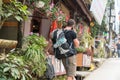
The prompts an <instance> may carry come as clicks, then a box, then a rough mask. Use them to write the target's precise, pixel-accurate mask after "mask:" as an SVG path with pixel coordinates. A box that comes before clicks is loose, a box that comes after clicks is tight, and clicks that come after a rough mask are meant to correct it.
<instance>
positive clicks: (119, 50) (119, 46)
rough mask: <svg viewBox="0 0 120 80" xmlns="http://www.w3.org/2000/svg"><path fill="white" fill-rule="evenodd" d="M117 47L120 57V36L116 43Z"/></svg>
mask: <svg viewBox="0 0 120 80" xmlns="http://www.w3.org/2000/svg"><path fill="white" fill-rule="evenodd" d="M116 49H117V54H118V57H119V58H120V38H119V39H118V42H117V44H116Z"/></svg>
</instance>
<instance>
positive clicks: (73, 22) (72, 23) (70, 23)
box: [67, 19, 75, 27]
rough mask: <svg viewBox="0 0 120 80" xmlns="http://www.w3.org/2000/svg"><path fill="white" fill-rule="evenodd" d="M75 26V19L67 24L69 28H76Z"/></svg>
mask: <svg viewBox="0 0 120 80" xmlns="http://www.w3.org/2000/svg"><path fill="white" fill-rule="evenodd" d="M74 25H75V20H74V19H69V20H68V22H67V26H68V27H74Z"/></svg>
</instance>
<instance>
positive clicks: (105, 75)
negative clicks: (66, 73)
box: [84, 58, 120, 80]
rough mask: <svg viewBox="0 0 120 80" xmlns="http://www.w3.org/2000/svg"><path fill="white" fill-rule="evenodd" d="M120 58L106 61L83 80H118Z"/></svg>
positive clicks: (119, 77) (119, 75) (119, 76)
mask: <svg viewBox="0 0 120 80" xmlns="http://www.w3.org/2000/svg"><path fill="white" fill-rule="evenodd" d="M119 69H120V58H109V59H107V60H106V61H105V62H104V63H103V64H102V65H101V66H100V67H99V68H98V69H96V70H95V71H93V72H92V73H90V74H89V75H88V76H87V77H86V78H85V79H84V80H120V70H119Z"/></svg>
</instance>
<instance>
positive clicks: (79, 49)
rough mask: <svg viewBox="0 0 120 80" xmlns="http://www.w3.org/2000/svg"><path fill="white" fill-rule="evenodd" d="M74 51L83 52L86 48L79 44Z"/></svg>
mask: <svg viewBox="0 0 120 80" xmlns="http://www.w3.org/2000/svg"><path fill="white" fill-rule="evenodd" d="M76 51H77V52H78V53H82V52H85V51H86V49H85V48H84V47H82V46H80V47H79V48H76Z"/></svg>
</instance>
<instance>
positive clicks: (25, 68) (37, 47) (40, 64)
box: [0, 34, 47, 80]
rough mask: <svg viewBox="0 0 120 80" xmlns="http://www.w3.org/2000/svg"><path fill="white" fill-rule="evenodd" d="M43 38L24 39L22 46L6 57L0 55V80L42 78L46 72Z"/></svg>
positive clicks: (33, 36) (30, 37)
mask: <svg viewBox="0 0 120 80" xmlns="http://www.w3.org/2000/svg"><path fill="white" fill-rule="evenodd" d="M46 45H47V42H46V40H45V38H44V37H43V36H37V35H34V34H33V35H30V36H28V37H25V40H24V46H23V48H22V49H18V50H16V51H14V52H10V53H8V55H4V56H1V55H0V64H1V65H0V80H31V79H33V78H36V80H37V78H38V77H41V76H43V74H44V72H45V70H46V60H45V59H46V58H45V54H44V48H45V46H46Z"/></svg>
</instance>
